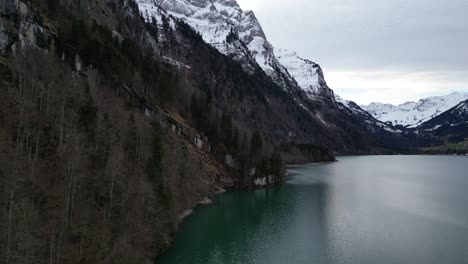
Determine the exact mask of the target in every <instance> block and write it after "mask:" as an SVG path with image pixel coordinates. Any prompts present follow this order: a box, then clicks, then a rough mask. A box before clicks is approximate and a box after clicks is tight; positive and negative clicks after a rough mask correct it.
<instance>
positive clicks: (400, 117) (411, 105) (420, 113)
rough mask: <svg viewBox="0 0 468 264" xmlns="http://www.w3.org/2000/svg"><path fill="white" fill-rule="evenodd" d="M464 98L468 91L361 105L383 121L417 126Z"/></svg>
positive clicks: (466, 97)
mask: <svg viewBox="0 0 468 264" xmlns="http://www.w3.org/2000/svg"><path fill="white" fill-rule="evenodd" d="M464 100H468V93H452V94H449V95H446V96H433V97H428V98H424V99H421V100H419V101H418V102H407V103H404V104H400V105H393V104H383V103H371V104H369V105H362V106H361V107H362V108H363V109H364V110H366V111H367V112H369V113H370V114H371V115H372V116H374V117H375V118H377V119H378V120H380V121H382V122H386V123H391V124H392V125H395V126H403V127H407V128H416V127H418V126H419V125H421V124H423V123H424V122H426V121H429V120H430V119H432V118H434V117H436V116H438V115H440V114H442V113H444V112H445V111H447V110H449V109H450V108H452V107H454V106H456V105H457V104H459V103H460V102H462V101H464Z"/></svg>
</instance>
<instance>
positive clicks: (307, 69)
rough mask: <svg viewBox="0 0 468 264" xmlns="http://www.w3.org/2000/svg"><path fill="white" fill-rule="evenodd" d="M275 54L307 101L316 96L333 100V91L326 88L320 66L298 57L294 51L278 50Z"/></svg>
mask: <svg viewBox="0 0 468 264" xmlns="http://www.w3.org/2000/svg"><path fill="white" fill-rule="evenodd" d="M275 54H276V56H277V57H278V60H279V61H280V62H281V63H282V64H283V65H284V66H285V67H286V68H287V69H288V72H289V74H291V75H292V76H293V77H294V79H295V80H296V81H297V84H298V85H299V86H300V87H301V88H302V90H304V91H305V92H306V94H307V96H308V97H309V99H315V98H317V97H318V96H326V97H327V98H331V99H333V98H334V94H333V91H332V90H331V89H330V88H328V85H327V82H326V81H325V77H324V75H323V72H322V68H321V67H320V65H318V64H317V63H315V62H312V61H310V60H307V59H304V58H301V57H299V56H298V55H297V53H296V52H295V51H289V50H285V49H278V50H277V51H276V52H275Z"/></svg>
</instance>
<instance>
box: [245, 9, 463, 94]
mask: <svg viewBox="0 0 468 264" xmlns="http://www.w3.org/2000/svg"><path fill="white" fill-rule="evenodd" d="M238 2H239V3H240V5H241V6H242V7H243V8H244V9H253V10H254V11H255V13H256V15H257V17H258V19H259V20H260V22H261V23H262V25H263V27H264V30H265V31H266V33H267V35H268V38H269V40H270V42H272V43H273V45H274V46H276V47H278V48H287V49H292V50H296V51H298V52H299V53H300V55H302V56H304V57H307V58H310V59H312V60H315V61H316V62H318V63H320V64H321V65H322V67H323V68H324V70H325V73H326V74H327V72H329V73H331V74H330V77H329V78H327V79H328V82H329V83H330V84H331V85H332V86H334V87H333V88H334V89H335V90H336V91H337V92H338V93H342V94H349V95H350V96H351V97H353V98H351V99H354V100H357V101H361V102H364V101H368V100H370V99H371V98H363V97H361V96H359V94H364V93H365V92H366V90H367V91H368V89H372V88H370V86H373V85H374V86H381V87H380V88H385V89H382V91H383V90H389V88H390V87H388V85H387V84H385V82H386V81H387V80H388V79H392V76H391V73H393V74H395V76H394V77H393V78H400V77H401V76H400V77H399V76H397V74H404V75H405V76H406V77H407V76H409V75H418V76H424V75H425V74H426V75H427V72H430V73H431V74H430V76H431V78H430V79H429V80H428V79H424V81H425V84H426V85H428V86H431V88H430V89H425V88H424V87H422V86H421V85H418V83H420V82H421V81H422V79H418V78H406V77H405V78H400V79H401V82H398V83H396V84H395V85H399V87H393V89H392V93H393V94H392V96H391V98H390V97H389V98H388V100H386V98H385V96H383V97H382V96H381V97H380V99H379V100H384V101H392V102H397V101H399V102H403V101H407V100H414V99H418V98H417V97H418V96H426V95H427V94H428V93H430V94H429V95H432V94H443V93H446V92H451V91H455V90H463V89H468V48H467V47H468V15H467V14H468V1H467V0H446V1H440V0H424V1H423V0H411V1H402V0H381V1H374V0H353V1H350V0H313V1H311V0H288V1H284V0H239V1H238ZM359 72H363V73H364V74H363V75H365V76H366V77H368V78H369V79H364V78H360V82H361V83H357V82H356V80H355V79H353V80H350V82H349V85H347V86H344V85H345V84H346V79H345V78H346V77H347V76H349V73H355V74H359ZM371 72H378V73H379V74H378V75H375V76H372V75H370V73H371ZM383 72H385V76H386V78H388V79H386V78H384V79H381V82H379V80H378V78H379V76H381V75H382V73H383ZM452 72H456V74H453V73H452ZM340 73H342V74H341V75H340ZM463 73H466V74H463ZM331 77H333V78H331ZM454 78H456V79H454ZM447 79H449V80H450V81H449V82H447V81H446V80H447ZM428 81H430V82H431V83H429V84H428ZM360 86H361V87H360ZM416 86H418V87H420V88H418V89H419V91H415V90H414V89H413V91H412V93H411V94H409V93H408V94H406V91H407V90H408V88H410V87H416ZM437 86H439V88H440V89H436V88H434V87H437ZM364 87H366V88H364ZM360 89H361V91H360V92H356V91H359V90H360ZM375 89H379V87H375ZM350 91H353V93H350ZM395 91H398V92H400V93H401V99H398V98H395V96H394V93H395ZM428 91H430V92H428ZM382 93H385V92H382ZM353 94H355V95H356V96H353Z"/></svg>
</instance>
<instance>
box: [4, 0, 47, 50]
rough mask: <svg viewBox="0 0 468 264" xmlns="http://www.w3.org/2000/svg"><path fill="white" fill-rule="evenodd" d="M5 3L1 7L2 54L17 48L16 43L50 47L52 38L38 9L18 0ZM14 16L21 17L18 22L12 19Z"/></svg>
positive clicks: (42, 47)
mask: <svg viewBox="0 0 468 264" xmlns="http://www.w3.org/2000/svg"><path fill="white" fill-rule="evenodd" d="M3 5H4V6H2V7H0V10H1V14H2V15H1V16H0V54H6V53H7V52H8V51H10V50H13V49H15V46H16V45H19V46H21V47H25V46H34V47H38V48H41V49H45V50H47V49H48V48H49V46H50V43H51V39H52V38H51V36H50V33H48V31H47V30H45V28H44V25H43V21H42V20H41V19H40V16H38V15H37V14H36V11H34V10H31V9H30V8H29V7H28V5H27V4H26V3H25V2H22V1H18V0H5V1H4V2H3ZM12 16H18V17H19V19H18V21H17V23H15V22H14V20H12V19H10V18H11V17H12Z"/></svg>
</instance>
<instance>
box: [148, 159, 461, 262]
mask: <svg viewBox="0 0 468 264" xmlns="http://www.w3.org/2000/svg"><path fill="white" fill-rule="evenodd" d="M290 172H291V173H292V174H293V176H291V177H290V179H289V180H288V181H287V182H286V183H284V184H282V185H279V186H277V187H274V188H270V189H266V190H255V191H244V192H230V193H226V194H224V195H221V196H219V197H217V199H216V201H215V204H214V205H211V206H206V207H202V208H200V209H198V210H196V212H195V214H194V215H192V216H190V217H189V218H188V219H187V221H186V222H185V223H184V224H183V225H182V229H181V232H180V233H179V234H178V236H177V239H176V242H175V244H174V246H173V247H172V248H171V249H170V250H169V251H168V252H167V254H166V255H164V256H163V257H162V258H160V259H159V260H158V261H157V263H162V264H172V263H177V264H184V263H190V264H196V263H200V264H201V263H203V264H210V263H221V264H230V263H239V264H248V263H259V264H263V263H265V264H267V263H268V264H276V263H278V264H279V263H304V264H306V263H307V264H310V263H317V264H322V263H330V264H334V263H337V264H348V263H350V264H351V263H353V264H376V263H379V264H391V263H392V264H393V263H395V264H402V263H408V264H428V263H437V264H440V263H450V264H458V263H460V264H466V263H468V190H467V188H468V157H452V156H369V157H341V158H339V162H336V163H332V164H320V165H310V166H301V167H293V168H290Z"/></svg>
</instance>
